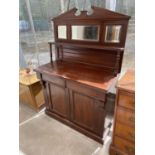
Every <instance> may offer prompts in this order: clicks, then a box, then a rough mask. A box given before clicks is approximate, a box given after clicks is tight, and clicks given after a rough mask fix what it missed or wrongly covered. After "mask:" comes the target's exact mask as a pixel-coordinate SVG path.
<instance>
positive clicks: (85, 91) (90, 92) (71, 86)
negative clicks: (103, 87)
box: [67, 81, 106, 101]
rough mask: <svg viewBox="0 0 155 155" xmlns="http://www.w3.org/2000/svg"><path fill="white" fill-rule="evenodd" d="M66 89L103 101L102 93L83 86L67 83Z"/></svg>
mask: <svg viewBox="0 0 155 155" xmlns="http://www.w3.org/2000/svg"><path fill="white" fill-rule="evenodd" d="M67 87H68V88H69V89H71V90H73V91H75V92H79V93H80V94H84V95H86V96H90V97H94V98H96V99H98V100H101V101H105V95H106V94H105V93H104V92H101V91H97V90H94V89H91V88H89V87H87V86H85V85H83V84H79V83H76V82H72V81H67Z"/></svg>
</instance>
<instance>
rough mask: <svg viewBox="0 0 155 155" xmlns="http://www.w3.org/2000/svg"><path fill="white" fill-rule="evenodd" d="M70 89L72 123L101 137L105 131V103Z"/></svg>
mask: <svg viewBox="0 0 155 155" xmlns="http://www.w3.org/2000/svg"><path fill="white" fill-rule="evenodd" d="M73 89H74V90H72V89H69V96H70V105H71V121H72V122H74V123H75V124H77V125H79V126H81V127H83V128H86V129H87V130H90V131H92V132H94V133H96V134H97V135H99V136H102V134H103V130H104V117H105V110H104V102H103V101H101V100H98V99H96V98H94V97H92V96H89V95H88V94H85V93H84V92H82V93H81V92H79V91H78V90H77V91H76V90H75V89H76V87H74V88H73Z"/></svg>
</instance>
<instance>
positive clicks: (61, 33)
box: [58, 25, 67, 39]
mask: <svg viewBox="0 0 155 155" xmlns="http://www.w3.org/2000/svg"><path fill="white" fill-rule="evenodd" d="M58 38H59V39H67V27H66V25H59V26H58Z"/></svg>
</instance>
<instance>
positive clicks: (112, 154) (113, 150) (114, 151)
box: [109, 146, 127, 155]
mask: <svg viewBox="0 0 155 155" xmlns="http://www.w3.org/2000/svg"><path fill="white" fill-rule="evenodd" d="M109 152H110V154H109V155H127V154H126V153H124V152H122V151H120V150H119V149H117V148H115V147H113V146H110V151H109Z"/></svg>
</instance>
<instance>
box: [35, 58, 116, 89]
mask: <svg viewBox="0 0 155 155" xmlns="http://www.w3.org/2000/svg"><path fill="white" fill-rule="evenodd" d="M36 71H37V72H40V73H43V79H44V80H47V81H50V82H53V83H59V84H61V83H64V82H63V81H64V79H68V80H73V81H76V82H78V83H82V84H85V85H88V86H91V87H93V88H98V89H101V90H103V91H107V90H109V88H110V86H111V85H112V83H113V82H115V79H116V77H115V76H114V75H113V74H112V73H110V71H108V70H103V69H102V68H99V67H91V66H89V65H86V64H85V65H83V64H80V63H69V62H66V61H61V60H58V61H53V62H52V63H48V64H45V65H43V66H40V67H39V68H37V69H36ZM47 75H53V76H54V77H53V78H52V79H51V78H50V77H49V78H48V77H47ZM54 80H55V81H54ZM56 80H57V82H56ZM62 85H64V84H62Z"/></svg>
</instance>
